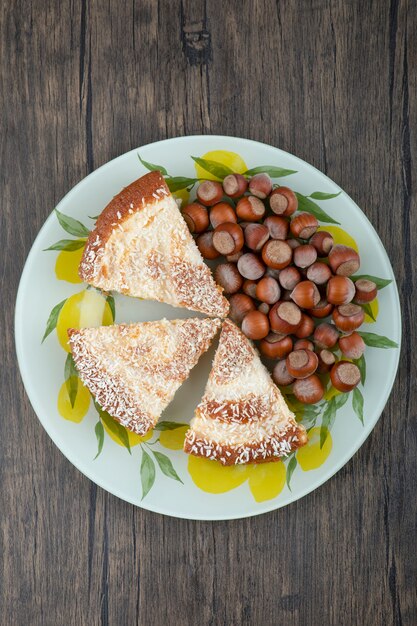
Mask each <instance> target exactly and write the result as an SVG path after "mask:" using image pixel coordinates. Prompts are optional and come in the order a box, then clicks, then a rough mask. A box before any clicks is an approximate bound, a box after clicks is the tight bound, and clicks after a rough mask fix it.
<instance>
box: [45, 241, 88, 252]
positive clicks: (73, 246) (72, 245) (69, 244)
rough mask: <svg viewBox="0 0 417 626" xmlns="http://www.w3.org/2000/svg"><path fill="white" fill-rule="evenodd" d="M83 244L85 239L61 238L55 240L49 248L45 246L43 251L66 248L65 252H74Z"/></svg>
mask: <svg viewBox="0 0 417 626" xmlns="http://www.w3.org/2000/svg"><path fill="white" fill-rule="evenodd" d="M83 246H85V239H61V240H60V241H57V242H56V243H54V244H53V245H52V246H49V248H45V249H44V252H47V251H48V250H66V251H67V252H74V250H79V249H80V248H82V247H83Z"/></svg>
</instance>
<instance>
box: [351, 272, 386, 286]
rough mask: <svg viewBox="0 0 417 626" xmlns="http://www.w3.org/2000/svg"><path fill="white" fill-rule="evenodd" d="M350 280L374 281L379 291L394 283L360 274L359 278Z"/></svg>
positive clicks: (355, 277) (352, 277) (354, 277)
mask: <svg viewBox="0 0 417 626" xmlns="http://www.w3.org/2000/svg"><path fill="white" fill-rule="evenodd" d="M350 278H351V279H352V280H353V282H356V281H357V280H359V279H360V278H364V279H365V280H372V282H373V283H375V285H376V287H377V289H383V288H384V287H386V286H387V285H390V284H391V283H392V280H391V279H388V278H378V276H371V275H370V274H360V275H358V276H351V277H350Z"/></svg>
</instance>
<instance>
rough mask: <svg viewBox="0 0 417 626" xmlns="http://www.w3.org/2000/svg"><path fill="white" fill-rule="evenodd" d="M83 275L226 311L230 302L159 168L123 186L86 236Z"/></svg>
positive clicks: (131, 292)
mask: <svg viewBox="0 0 417 626" xmlns="http://www.w3.org/2000/svg"><path fill="white" fill-rule="evenodd" d="M79 274H80V277H81V278H82V280H84V281H85V282H87V283H89V284H90V285H93V286H94V287H98V288H99V289H103V290H105V291H118V292H120V293H123V294H125V295H128V296H135V297H138V298H144V299H146V300H158V301H159V302H166V303H167V304H172V305H173V306H176V307H186V308H188V309H192V310H194V311H200V312H201V313H205V314H206V315H209V316H211V317H216V316H218V317H226V315H227V312H228V310H229V303H228V301H227V300H226V298H224V297H223V296H222V288H221V287H219V286H218V285H216V283H215V282H214V279H213V277H212V275H211V272H210V269H209V268H208V266H207V265H206V264H205V263H204V261H203V257H202V256H201V254H200V251H199V250H198V248H197V245H196V243H195V242H194V239H193V238H192V236H191V234H190V231H189V230H188V227H187V224H186V223H185V221H184V219H183V217H182V215H181V213H180V211H179V209H178V206H177V203H176V202H175V200H174V198H173V197H172V195H171V193H170V191H169V189H168V187H167V184H166V183H165V180H164V178H163V177H162V175H161V174H160V172H150V173H149V174H146V175H145V176H142V178H139V179H138V180H136V181H134V182H133V183H132V184H131V185H129V186H128V187H126V188H125V189H123V190H122V191H121V192H120V193H119V194H118V195H117V196H115V197H114V198H113V200H112V201H111V202H110V203H109V204H108V205H107V206H106V208H105V209H104V210H103V212H102V213H101V215H100V216H99V218H98V219H97V223H96V226H95V228H94V230H93V231H92V232H91V233H90V236H89V237H88V240H87V243H86V246H85V250H84V254H83V257H82V259H81V263H80V268H79Z"/></svg>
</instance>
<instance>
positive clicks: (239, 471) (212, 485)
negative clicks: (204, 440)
mask: <svg viewBox="0 0 417 626" xmlns="http://www.w3.org/2000/svg"><path fill="white" fill-rule="evenodd" d="M188 471H189V473H190V476H191V478H192V479H193V482H194V484H195V485H197V487H198V488H199V489H201V490H202V491H206V492H207V493H225V492H226V491H231V489H235V488H236V487H239V485H241V484H242V483H244V482H245V480H247V478H248V475H249V473H248V468H247V467H246V466H245V465H232V466H230V467H225V466H224V465H222V464H221V463H220V462H219V461H210V460H209V459H204V458H202V457H197V456H192V455H190V456H189V457H188Z"/></svg>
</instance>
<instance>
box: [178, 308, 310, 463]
mask: <svg viewBox="0 0 417 626" xmlns="http://www.w3.org/2000/svg"><path fill="white" fill-rule="evenodd" d="M306 443H307V434H306V431H305V428H304V426H301V425H300V424H297V422H296V421H295V418H294V414H293V413H292V412H291V411H290V409H289V408H288V407H287V405H286V403H285V401H284V399H283V397H282V395H281V393H280V391H279V389H278V387H277V386H276V385H275V384H274V383H273V381H272V379H271V377H270V375H269V372H268V371H267V369H266V368H265V367H264V365H263V364H262V363H261V360H260V358H259V355H258V353H257V351H256V350H255V348H254V347H253V345H252V344H251V342H250V341H249V340H248V339H247V338H246V337H245V335H244V334H243V333H242V332H241V331H240V330H239V329H238V328H237V326H235V324H233V322H231V321H230V320H225V321H224V322H223V328H222V332H221V335H220V342H219V347H218V349H217V352H216V354H215V357H214V362H213V367H212V370H211V372H210V376H209V380H208V382H207V386H206V390H205V393H204V396H203V398H202V400H201V402H200V404H199V405H198V407H197V409H196V411H195V416H194V418H193V419H192V420H191V424H190V429H189V430H188V431H187V434H186V437H185V443H184V450H185V452H187V453H188V454H194V455H196V456H203V457H206V458H209V459H213V460H218V461H220V462H221V463H222V464H223V465H234V464H241V463H261V462H266V461H277V460H279V459H280V458H281V457H283V456H287V455H288V454H289V453H290V452H291V451H292V450H295V449H296V448H299V447H300V446H303V445H304V444H306Z"/></svg>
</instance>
